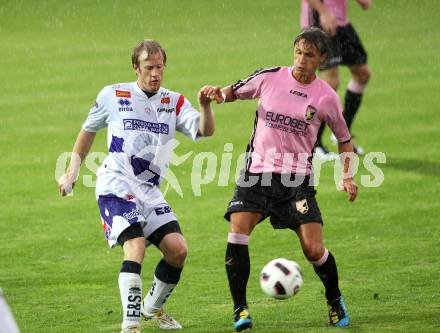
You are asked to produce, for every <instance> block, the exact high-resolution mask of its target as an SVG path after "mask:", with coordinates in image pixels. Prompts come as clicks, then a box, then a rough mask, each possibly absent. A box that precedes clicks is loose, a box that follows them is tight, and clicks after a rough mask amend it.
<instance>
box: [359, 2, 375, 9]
mask: <svg viewBox="0 0 440 333" xmlns="http://www.w3.org/2000/svg"><path fill="white" fill-rule="evenodd" d="M357 3H358V4H359V6H361V7H362V9H363V10H368V9H369V8H370V7H371V5H372V3H373V1H372V0H357Z"/></svg>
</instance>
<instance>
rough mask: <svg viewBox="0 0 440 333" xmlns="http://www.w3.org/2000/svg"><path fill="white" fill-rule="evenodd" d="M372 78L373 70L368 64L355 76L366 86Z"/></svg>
mask: <svg viewBox="0 0 440 333" xmlns="http://www.w3.org/2000/svg"><path fill="white" fill-rule="evenodd" d="M370 78H371V70H370V68H369V67H368V66H365V67H363V68H362V70H360V71H359V72H358V73H357V75H356V77H355V78H354V79H355V80H356V81H357V82H358V83H359V84H361V85H363V86H365V85H366V84H367V83H368V81H370Z"/></svg>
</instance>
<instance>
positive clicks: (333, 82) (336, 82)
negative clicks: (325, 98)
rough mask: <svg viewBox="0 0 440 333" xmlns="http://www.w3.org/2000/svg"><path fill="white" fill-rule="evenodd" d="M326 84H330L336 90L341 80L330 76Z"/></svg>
mask: <svg viewBox="0 0 440 333" xmlns="http://www.w3.org/2000/svg"><path fill="white" fill-rule="evenodd" d="M328 84H330V86H331V87H332V88H333V89H334V90H338V88H339V85H340V84H341V81H340V80H339V78H338V77H332V78H331V79H329V82H328Z"/></svg>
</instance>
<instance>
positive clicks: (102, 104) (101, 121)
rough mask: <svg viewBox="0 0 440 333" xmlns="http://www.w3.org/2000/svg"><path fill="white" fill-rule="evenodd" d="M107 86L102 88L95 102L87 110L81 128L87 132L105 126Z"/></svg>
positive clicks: (106, 117) (106, 119)
mask: <svg viewBox="0 0 440 333" xmlns="http://www.w3.org/2000/svg"><path fill="white" fill-rule="evenodd" d="M107 92H108V87H105V88H103V89H102V90H101V91H100V93H99V94H98V97H97V98H96V102H95V104H94V105H93V106H92V108H91V109H90V111H89V114H88V116H87V119H86V121H85V122H84V124H83V125H82V129H83V130H84V131H87V132H98V131H99V130H100V129H101V128H104V127H107V124H108V118H109V110H108V107H107V97H106V96H107Z"/></svg>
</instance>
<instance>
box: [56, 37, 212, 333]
mask: <svg viewBox="0 0 440 333" xmlns="http://www.w3.org/2000/svg"><path fill="white" fill-rule="evenodd" d="M166 60H167V57H166V53H165V51H164V49H163V48H162V47H161V46H160V44H159V43H158V42H157V41H154V40H149V39H146V40H143V41H142V42H140V43H139V44H138V45H137V46H136V47H135V48H134V50H133V54H132V64H133V69H134V71H135V73H136V76H137V81H136V82H131V83H120V84H115V85H110V86H106V87H104V88H103V89H102V90H101V92H100V93H99V94H98V97H97V99H96V102H95V104H94V105H93V107H92V109H91V110H90V112H89V115H88V117H87V119H86V121H85V122H84V124H83V125H82V129H81V130H80V132H79V135H78V137H77V139H76V142H75V145H74V147H73V153H72V158H71V162H70V164H69V168H68V170H67V172H66V174H65V175H63V176H62V177H61V178H60V180H59V191H60V193H61V194H62V195H63V196H64V195H66V194H68V193H69V192H70V191H71V190H72V188H73V186H74V184H75V181H76V179H77V177H78V172H79V169H80V164H81V162H82V161H83V160H84V158H85V157H86V155H87V153H88V152H89V150H90V148H91V146H92V143H93V140H94V138H95V134H96V132H97V131H98V130H100V129H101V128H104V127H108V130H107V133H108V139H107V143H108V152H109V154H108V156H107V157H106V159H105V160H104V162H103V163H102V165H101V166H100V168H99V170H98V172H97V184H96V197H97V200H98V206H99V209H100V212H101V218H102V224H103V227H104V234H105V237H106V239H107V241H108V244H109V245H110V246H111V247H114V246H116V245H121V246H122V247H123V252H124V260H123V263H122V267H121V270H120V273H119V289H120V296H121V302H122V311H123V320H122V332H125V333H126V332H132V333H137V332H140V331H141V317H144V319H153V320H155V321H156V322H157V323H158V325H159V327H160V328H162V329H180V328H182V326H181V325H180V324H179V323H178V322H177V321H175V320H174V319H173V318H171V317H170V316H169V315H168V314H166V313H165V312H164V310H163V305H164V303H165V301H166V300H167V298H168V297H169V296H170V294H171V292H172V291H173V289H174V288H175V287H176V285H177V283H178V281H179V278H180V274H181V271H182V268H183V265H184V262H185V258H186V255H187V245H186V242H185V239H184V237H183V235H182V233H181V230H180V227H179V224H178V222H177V217H176V216H175V215H174V212H173V210H172V209H171V208H170V206H169V205H168V203H167V202H166V201H165V199H164V197H163V195H162V193H161V192H160V190H159V184H160V182H161V180H162V178H163V176H164V172H165V171H166V168H167V166H168V163H169V162H170V158H171V154H172V149H173V146H174V138H175V132H176V131H180V132H182V133H183V134H185V135H186V136H187V137H189V138H191V139H193V140H195V139H196V138H198V137H200V136H210V135H212V134H213V132H214V127H215V123H214V115H213V112H212V109H211V106H210V103H211V99H209V98H208V97H207V96H206V95H205V94H204V93H203V92H199V94H198V99H199V104H200V107H201V112H200V113H199V112H198V111H197V110H196V109H194V108H193V107H192V105H191V104H190V102H189V101H188V100H187V99H186V98H185V97H184V96H183V95H181V94H179V93H177V92H173V91H171V90H168V89H166V88H163V87H162V86H161V83H162V79H163V74H164V69H165V65H166ZM150 243H151V244H154V245H155V246H156V247H158V248H159V250H160V251H161V252H162V254H163V258H162V259H161V260H160V261H159V263H158V264H157V266H156V270H155V273H154V278H153V282H152V285H151V288H150V290H149V291H148V293H147V295H146V297H145V298H144V299H143V301H142V280H141V267H142V262H143V260H144V255H145V249H146V246H147V245H148V244H150Z"/></svg>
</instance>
